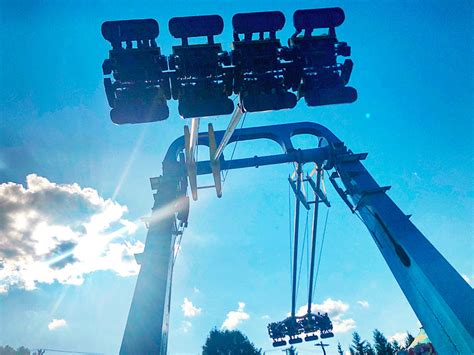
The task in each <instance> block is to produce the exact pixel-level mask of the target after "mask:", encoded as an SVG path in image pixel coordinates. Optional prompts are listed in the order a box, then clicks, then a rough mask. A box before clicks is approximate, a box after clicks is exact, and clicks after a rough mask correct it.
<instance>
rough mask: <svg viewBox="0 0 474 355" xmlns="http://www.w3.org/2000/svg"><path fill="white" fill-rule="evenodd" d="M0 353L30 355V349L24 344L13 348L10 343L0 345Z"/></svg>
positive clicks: (5, 354)
mask: <svg viewBox="0 0 474 355" xmlns="http://www.w3.org/2000/svg"><path fill="white" fill-rule="evenodd" d="M0 355H30V350H29V349H27V348H25V347H24V346H20V347H19V348H18V349H16V350H15V349H13V348H12V347H11V346H9V345H5V346H0Z"/></svg>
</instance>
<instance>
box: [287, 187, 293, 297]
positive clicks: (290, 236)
mask: <svg viewBox="0 0 474 355" xmlns="http://www.w3.org/2000/svg"><path fill="white" fill-rule="evenodd" d="M292 215H293V211H292V210H291V187H290V185H289V184H288V221H289V223H288V226H289V233H288V235H289V240H290V248H289V250H290V289H291V284H292V279H291V275H292V273H293V264H292V260H291V255H292V254H293V253H292V249H293V243H292V237H293V225H292V219H291V217H292Z"/></svg>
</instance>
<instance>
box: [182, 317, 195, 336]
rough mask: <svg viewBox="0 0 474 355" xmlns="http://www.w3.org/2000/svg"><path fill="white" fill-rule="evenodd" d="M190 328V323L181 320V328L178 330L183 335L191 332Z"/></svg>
mask: <svg viewBox="0 0 474 355" xmlns="http://www.w3.org/2000/svg"><path fill="white" fill-rule="evenodd" d="M192 326H193V324H192V323H191V322H190V321H188V320H183V321H182V322H181V328H180V330H181V331H182V332H183V333H188V332H189V331H190V330H191V328H192Z"/></svg>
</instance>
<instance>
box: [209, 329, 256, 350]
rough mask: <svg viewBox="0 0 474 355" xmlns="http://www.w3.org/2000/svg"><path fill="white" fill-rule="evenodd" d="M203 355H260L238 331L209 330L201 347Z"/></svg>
mask: <svg viewBox="0 0 474 355" xmlns="http://www.w3.org/2000/svg"><path fill="white" fill-rule="evenodd" d="M202 354H203V355H241V354H245V355H261V354H262V350H261V349H257V348H256V347H255V345H254V344H253V343H251V342H250V341H249V339H248V338H247V337H246V336H245V335H243V334H242V333H241V332H240V331H238V330H224V331H220V330H217V329H215V328H214V329H213V330H211V332H210V333H209V335H208V336H207V340H206V343H205V344H204V346H203V347H202Z"/></svg>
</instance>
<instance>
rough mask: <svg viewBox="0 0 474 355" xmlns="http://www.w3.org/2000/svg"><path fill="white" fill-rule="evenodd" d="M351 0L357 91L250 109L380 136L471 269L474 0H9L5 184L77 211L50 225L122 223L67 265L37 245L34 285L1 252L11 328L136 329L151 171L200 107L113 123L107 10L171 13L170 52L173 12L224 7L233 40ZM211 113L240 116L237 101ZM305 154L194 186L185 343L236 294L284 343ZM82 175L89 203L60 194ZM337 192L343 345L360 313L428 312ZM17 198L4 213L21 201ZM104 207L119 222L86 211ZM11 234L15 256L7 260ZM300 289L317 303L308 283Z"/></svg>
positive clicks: (179, 325) (66, 331)
mask: <svg viewBox="0 0 474 355" xmlns="http://www.w3.org/2000/svg"><path fill="white" fill-rule="evenodd" d="M335 5H337V6H341V7H343V8H344V10H345V13H346V21H345V23H344V24H343V25H342V27H340V28H339V29H338V31H337V33H338V36H339V38H340V39H341V40H343V41H347V42H348V43H349V44H350V45H351V46H352V59H353V61H354V63H355V66H354V71H353V75H352V78H351V85H352V86H354V87H356V88H357V90H358V92H359V99H358V100H357V102H355V103H354V104H351V105H339V106H332V107H322V108H308V107H306V106H305V105H304V103H302V102H300V103H299V104H298V106H297V107H296V108H295V109H294V110H291V111H281V112H275V113H261V114H249V115H247V118H246V121H245V127H250V126H259V125H266V124H272V123H283V122H298V121H302V120H304V121H314V122H318V123H321V124H323V125H325V126H327V127H328V128H329V129H331V130H332V131H333V132H334V133H335V134H336V135H337V136H338V137H339V138H340V139H342V140H343V141H344V142H345V143H346V145H347V146H348V147H350V148H351V149H352V150H353V151H355V152H369V156H368V159H367V160H366V161H365V162H364V164H365V165H366V167H367V168H368V170H369V171H370V172H371V173H372V174H373V176H374V177H375V178H376V180H377V181H378V182H379V183H380V184H381V185H392V189H391V190H390V192H389V195H390V196H391V197H392V198H393V199H394V201H395V202H396V203H397V204H398V205H399V206H400V207H401V209H402V210H403V211H405V212H406V213H407V214H413V217H412V221H413V222H414V223H415V225H416V226H417V227H418V228H419V229H420V230H421V231H422V232H423V233H424V234H425V235H426V236H427V237H428V239H429V240H430V241H431V242H432V243H433V244H434V245H435V246H436V247H437V248H438V249H439V250H440V251H441V253H442V254H443V255H444V256H445V257H446V258H447V259H448V261H449V262H451V263H452V265H453V266H454V267H455V268H456V270H458V272H459V273H461V274H463V275H465V276H466V277H467V278H468V279H470V280H472V279H473V277H474V275H473V273H474V272H473V264H472V255H473V243H472V236H473V235H474V233H473V232H474V230H473V228H474V227H473V215H474V207H473V206H474V204H473V201H474V193H473V185H472V181H474V169H473V168H474V162H473V150H474V148H473V134H474V126H473V119H472V117H473V113H474V112H473V111H474V109H473V104H472V102H473V97H472V96H473V82H474V81H473V68H472V65H471V61H472V59H470V56H471V55H472V53H473V47H472V46H473V44H472V38H473V33H472V15H471V14H472V4H470V3H469V2H468V1H456V2H454V3H453V2H448V1H444V2H442V1H431V2H411V1H381V2H376V3H375V2H371V1H337V2H334V1H331V2H329V1H319V2H312V1H292V2H287V1H272V2H265V1H261V2H255V1H241V2H230V1H219V2H218V1H203V2H200V1H187V2H185V1H172V2H167V3H165V2H158V1H150V2H139V1H136V2H125V1H116V2H114V3H113V4H112V3H110V2H105V1H95V2H92V1H78V2H72V1H41V2H37V1H35V2H34V1H23V2H14V1H1V2H0V21H1V25H2V31H1V33H0V60H1V62H0V183H2V185H1V186H2V188H3V190H2V192H4V193H5V192H7V193H10V194H12V195H11V196H13V194H17V195H16V196H19V197H21V198H26V197H28V199H27V202H28V203H26V204H23V205H21V206H22V208H23V209H25V210H23V212H25V211H26V212H25V213H27V212H28V211H30V210H32V209H35V208H36V210H35V212H34V213H37V214H39V215H40V216H47V217H48V218H49V220H51V221H54V220H56V221H57V220H62V223H63V225H62V228H63V229H59V231H58V230H51V229H49V230H48V229H47V230H46V232H45V233H46V234H47V235H51V233H53V234H54V233H63V235H69V234H70V233H73V234H74V233H79V232H78V230H79V228H86V229H87V230H88V233H87V235H88V236H89V237H91V236H93V235H94V233H93V232H94V231H96V232H97V233H98V234H100V235H101V236H102V237H103V236H104V235H105V236H107V235H108V236H110V233H111V232H114V231H115V232H116V233H115V234H114V236H116V237H117V238H115V239H113V240H110V243H109V244H107V245H102V244H101V245H102V247H103V249H101V250H102V251H104V250H105V251H104V253H103V254H101V255H99V254H97V255H96V257H95V258H94V257H91V256H90V255H89V254H88V253H86V252H85V255H84V256H83V259H81V261H82V264H81V265H82V266H81V269H80V270H75V271H74V274H73V275H72V276H71V274H67V272H66V271H64V270H62V271H61V268H60V267H59V268H56V269H55V270H56V271H55V272H54V273H50V274H49V277H46V276H45V275H44V274H41V269H38V267H39V266H38V265H42V264H38V263H36V264H34V265H35V266H34V267H33V268H31V269H29V271H28V272H29V273H28V274H27V275H28V277H29V281H30V283H29V285H30V287H27V286H25V284H23V286H22V287H19V284H18V283H16V282H17V281H18V280H17V279H15V278H13V276H15V275H16V274H15V275H13V274H12V273H10V274H8V273H7V272H6V271H5V268H4V269H3V271H1V270H0V281H3V282H4V283H3V284H4V285H8V288H9V289H8V291H6V290H4V292H3V293H2V294H0V344H10V345H13V346H20V345H25V346H28V347H31V348H35V347H48V348H59V349H70V350H78V351H94V352H103V353H107V354H113V353H117V351H118V349H119V346H120V342H121V337H122V332H123V329H124V326H125V322H126V317H127V314H128V308H129V304H130V301H131V297H132V293H133V289H134V285H135V281H136V276H129V275H131V274H134V273H135V272H136V269H135V268H134V264H133V260H131V259H130V258H128V257H129V256H130V255H131V253H132V252H133V251H134V250H137V249H139V248H140V245H141V242H143V241H144V239H145V235H146V230H145V228H144V227H143V224H142V223H141V222H140V218H141V217H142V216H146V215H148V214H149V212H150V208H151V206H152V202H153V199H152V192H151V190H150V187H149V183H148V178H149V177H152V176H158V175H159V174H160V172H161V161H162V159H163V157H164V154H165V151H166V149H167V147H168V146H169V144H170V143H171V142H172V141H173V140H174V139H175V138H177V137H178V136H180V135H181V134H182V129H183V128H182V127H183V124H184V123H185V122H184V121H183V120H181V119H180V118H178V114H177V107H176V103H174V102H172V103H170V110H171V114H170V118H169V119H168V120H167V121H165V122H162V123H155V124H147V125H141V126H140V125H138V126H130V125H127V126H115V125H113V124H112V122H111V121H110V120H109V118H108V115H109V113H108V112H109V108H108V105H107V102H106V98H105V94H104V90H103V85H102V72H101V64H102V61H103V59H105V58H106V56H107V51H108V49H109V46H108V43H107V42H106V41H105V40H103V39H102V36H101V34H100V25H101V23H102V22H104V21H106V20H112V19H133V18H147V17H152V18H155V19H157V20H158V22H159V23H160V25H161V35H160V37H159V38H158V43H159V45H160V46H161V47H162V49H163V51H164V52H165V53H166V54H169V53H170V50H171V45H172V44H174V43H176V42H175V41H174V40H173V39H172V38H171V36H170V35H169V34H168V31H167V21H168V20H169V19H170V18H171V17H173V16H186V15H195V14H213V13H217V14H220V15H221V16H222V17H223V18H224V22H225V29H224V33H223V35H221V36H220V37H219V40H220V41H222V43H224V46H225V47H226V48H230V39H231V27H230V23H231V17H232V15H233V14H234V13H237V12H250V11H262V10H281V11H283V12H284V13H285V15H286V18H287V24H286V26H285V28H284V30H283V31H281V34H280V38H282V41H284V42H286V38H288V37H289V36H290V35H291V33H292V26H291V17H292V14H293V12H294V11H295V10H297V9H301V8H313V7H325V6H335ZM209 121H210V122H212V123H213V124H214V126H215V128H216V129H224V128H225V126H226V123H227V121H228V117H220V118H213V119H210V120H209ZM202 126H203V127H204V126H205V125H204V124H203V125H202ZM300 143H301V144H302V147H309V146H310V145H311V144H312V142H310V141H308V140H304V139H303V140H301V141H300ZM228 149H229V151H230V149H232V146H230V147H228ZM276 152H278V149H277V148H276V147H275V146H271V145H268V144H260V145H249V144H245V143H243V144H239V146H238V147H237V151H236V156H241V157H245V156H253V155H255V154H257V155H262V154H264V153H267V154H268V153H270V154H271V153H276ZM200 154H207V152H205V151H202V153H201V152H200ZM311 168H312V167H308V169H311ZM291 172H292V166H291V165H282V166H275V167H266V168H259V169H247V170H242V171H231V172H230V173H229V175H228V178H227V180H226V182H225V184H224V194H223V198H222V199H217V198H215V194H214V193H213V192H212V191H211V190H205V191H202V192H201V193H200V199H199V201H197V202H195V203H192V204H191V214H190V223H189V228H188V229H187V230H186V232H185V235H184V237H183V243H182V249H181V253H180V255H179V258H178V262H177V264H176V269H175V275H174V284H173V299H172V300H173V301H172V302H173V304H172V314H171V334H170V341H169V352H170V354H196V353H199V351H200V347H201V346H202V345H203V343H204V341H205V338H206V335H207V333H208V332H209V330H210V329H212V328H213V327H215V326H217V327H221V326H222V324H223V323H224V321H225V320H226V318H227V315H228V313H229V312H231V311H235V312H237V313H236V314H232V316H234V318H238V319H240V323H238V324H237V325H236V326H237V328H238V329H240V330H242V331H243V332H244V333H246V334H247V335H248V336H249V337H250V339H251V340H252V341H253V342H255V343H256V345H257V346H259V347H262V348H263V349H270V348H271V342H270V341H269V339H268V337H267V334H266V324H267V323H268V322H269V321H276V320H281V319H282V318H283V317H284V316H285V315H286V313H287V312H288V311H289V309H290V301H291V296H290V270H289V251H288V244H289V231H288V185H287V180H286V178H287V175H288V174H290V173H291ZM31 174H36V175H31ZM28 175H30V178H29V183H30V185H29V186H28V190H25V188H27V187H26V179H27V176H28ZM45 179H46V180H45ZM201 181H202V183H203V184H204V183H205V181H204V179H203V180H201ZM6 183H11V184H9V185H7V184H6ZM18 184H22V185H23V186H24V189H23V190H22V189H21V188H20V186H19V185H18ZM55 184H56V185H55ZM74 184H77V185H74ZM7 188H8V189H7ZM85 188H90V189H93V191H91V190H87V189H85ZM35 191H36V194H34V192H35ZM38 191H39V192H38ZM41 191H49V192H51V191H60V193H58V194H57V195H54V196H56V197H57V198H58V200H55V201H56V203H55V204H42V203H44V201H45V200H42V199H41V198H39V197H38V196H43V195H41V193H40V192H41ZM68 193H69V194H71V193H73V194H75V195H74V196H76V197H77V200H78V201H79V202H81V203H82V205H81V206H80V207H77V208H72V207H71V206H72V202H71V201H69V202H68V200H64V199H59V197H60V196H63V195H65V196H70V195H68ZM328 193H329V198H330V199H331V202H332V204H333V207H332V208H331V211H330V213H329V222H328V228H327V234H326V244H325V247H324V251H323V260H322V263H321V269H320V274H319V280H318V285H317V289H316V295H315V302H316V303H318V304H323V305H324V307H327V309H330V310H331V311H332V312H333V314H334V316H335V317H339V318H338V319H339V324H340V326H341V332H339V333H338V334H336V337H335V338H334V339H331V340H329V343H330V344H331V345H332V348H330V349H331V351H330V352H329V353H333V352H334V350H335V347H336V344H337V341H340V342H341V343H342V344H343V345H344V347H346V348H347V345H348V343H349V342H350V338H351V335H350V333H351V332H352V331H353V330H354V329H355V330H357V331H359V332H360V333H361V335H362V336H363V337H364V338H368V337H370V336H371V332H372V330H373V329H374V328H376V327H377V328H379V329H380V330H382V331H383V332H384V333H385V334H386V335H387V336H391V335H394V334H396V333H401V332H405V331H407V330H408V331H411V332H415V333H416V332H417V319H416V317H415V316H414V314H413V312H412V310H411V309H410V306H409V304H408V303H407V301H406V300H405V298H404V296H403V294H402V292H401V291H400V289H399V287H398V285H397V284H396V282H395V280H394V279H393V278H392V276H391V274H390V272H389V270H388V267H387V266H386V265H385V262H384V260H383V258H382V256H381V255H380V254H379V252H378V249H377V248H376V246H375V244H374V243H373V241H372V239H371V237H370V235H369V233H368V231H367V230H366V229H365V227H364V225H362V224H361V223H360V221H359V220H358V219H357V218H356V217H355V216H354V215H352V214H351V213H350V212H349V211H348V209H347V207H346V206H345V205H344V204H343V203H342V201H340V200H339V198H338V196H337V195H336V194H335V192H334V190H332V188H329V189H328ZM61 194H63V195H61ZM4 196H7V195H4ZM32 196H33V197H34V198H33V197H32ZM35 196H36V197H38V198H36V197H35ZM46 196H49V195H48V194H46ZM108 199H110V200H108ZM3 202H5V201H4V200H3ZM10 202H11V201H10ZM5 206H7V207H8V206H13V204H5ZM66 206H67V207H68V208H69V207H71V209H70V210H69V209H67V208H66ZM2 208H3V212H2V214H3V215H2V217H3V216H4V215H5V214H8V213H14V212H15V211H16V210H15V211H13V210H9V209H7V208H6V207H2ZM30 212H31V211H30ZM15 213H16V212H15ZM324 213H325V211H324ZM91 215H100V216H102V217H103V218H105V220H107V221H108V222H109V224H108V225H99V223H96V224H94V223H92V222H91V223H89V224H88V225H86V224H87V223H86V222H87V218H88V216H91ZM66 217H67V218H66ZM35 218H36V217H35V215H32V214H31V213H30V214H28V213H27V214H26V215H25V214H20V215H19V217H18V219H17V220H16V223H17V224H16V227H15V228H17V230H16V231H20V232H21V228H20V227H19V225H20V224H21V223H23V224H25V223H26V225H25V226H23V227H24V228H26V229H27V228H28V223H30V222H31V223H33V222H32V221H35ZM66 220H67V221H70V223H69V224H64V223H65V222H64V221H66ZM102 220H104V219H102ZM89 222H90V221H89ZM96 222H97V221H96ZM58 224H61V223H60V222H57V223H56V225H58ZM35 226H37V225H35ZM84 226H85V227H84ZM8 227H9V225H7V224H5V225H4V226H3V227H0V232H1V233H2V234H3V233H4V234H5V235H2V240H3V241H5V240H6V241H7V242H8V241H13V242H12V245H14V246H19V245H22V244H21V243H20V242H18V240H16V239H11V240H10V239H8V238H10V237H11V236H12V235H14V233H13V232H12V230H11V229H8ZM49 227H51V225H50V226H49ZM117 231H118V232H117ZM48 233H49V234H48ZM68 233H69V234H68ZM35 236H36V237H35ZM5 237H6V238H5ZM41 237H42V235H41V230H39V231H37V232H36V233H33V237H32V238H33V239H32V240H35V241H36V243H37V244H35V245H36V246H37V247H38V245H39V244H41V243H45V240H48V239H47V238H46V237H45V238H43V239H42V238H41ZM12 238H13V237H12ZM35 238H37V239H35ZM65 238H66V237H65ZM71 238H73V237H71ZM68 240H69V239H68ZM71 240H72V239H71ZM66 241H67V240H66ZM4 243H6V242H4ZM92 243H94V240H93V239H92ZM99 244H100V243H99ZM0 245H2V244H0ZM5 245H6V244H3V246H2V248H5ZM94 245H95V246H94ZM92 247H93V248H94V247H96V244H93V246H92ZM5 250H6V249H4V250H3V252H2V254H1V255H3V259H4V260H3V262H4V263H5V261H6V262H8V261H9V259H8V256H6V255H7V254H8V253H5V252H4V251H5ZM48 250H49V249H47V251H48ZM28 251H30V252H31V250H30V249H28V248H26V247H24V248H23V249H21V253H22V254H21V255H22V259H21V260H22V262H26V261H28V260H30V259H31V258H32V255H30V254H28ZM32 253H33V252H32ZM34 253H35V255H36V256H35V257H36V258H37V259H35V261H36V262H44V261H45V260H51V258H53V257H54V256H55V255H49V254H48V253H47V252H43V253H42V252H41V250H40V251H38V249H35V250H34ZM92 254H93V253H92ZM9 255H11V253H10V254H9ZM94 255H95V254H94ZM124 255H125V257H123V256H124ZM38 258H39V259H38ZM25 260H26V261H25ZM30 261H31V260H30ZM50 264H51V262H50ZM303 269H304V268H303ZM38 270H39V271H38ZM58 270H59V271H58ZM12 275H13V276H12ZM303 276H304V274H303ZM15 277H17V275H16V276H15ZM302 278H303V279H304V277H302ZM54 280H56V281H54ZM58 280H59V281H58ZM53 281H54V282H53ZM15 283H16V285H15ZM10 285H11V286H10ZM302 286H304V283H303V284H302ZM25 287H26V288H35V289H32V290H27V289H25ZM299 294H300V296H301V297H300V298H299V300H298V304H299V305H300V306H303V305H304V304H306V300H305V299H304V294H305V292H304V287H302V288H301V290H300V293H299ZM185 298H186V299H187V300H188V301H189V302H191V303H192V307H191V305H190V303H189V302H185V301H184V300H185ZM325 302H326V303H325ZM239 303H240V304H239ZM242 303H244V304H245V305H242ZM182 306H184V309H186V310H187V312H184V309H183V307H182ZM232 316H231V318H232ZM235 316H236V317H235ZM54 319H55V320H56V322H53V320H54ZM60 320H64V322H61V321H60ZM52 322H53V323H52ZM51 324H53V325H51ZM48 325H50V327H49V328H48ZM50 328H51V329H50ZM304 349H310V350H313V349H312V346H310V345H304V346H303V348H302V349H301V351H300V353H302V354H305V350H304ZM308 353H309V352H308Z"/></svg>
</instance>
